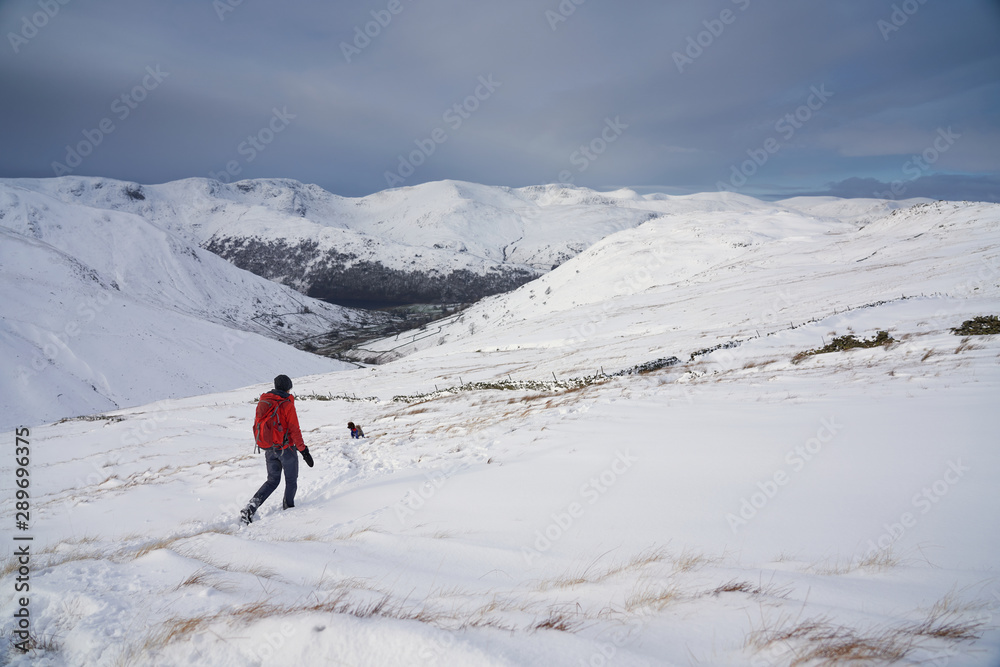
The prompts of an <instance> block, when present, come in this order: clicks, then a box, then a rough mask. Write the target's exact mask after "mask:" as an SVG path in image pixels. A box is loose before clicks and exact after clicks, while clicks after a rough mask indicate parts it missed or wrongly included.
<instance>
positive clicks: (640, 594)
mask: <svg viewBox="0 0 1000 667" xmlns="http://www.w3.org/2000/svg"><path fill="white" fill-rule="evenodd" d="M683 599H684V594H683V593H682V592H681V589H680V587H679V586H678V585H677V584H676V583H674V582H663V581H655V580H654V581H648V580H647V581H646V582H640V583H639V584H637V585H636V587H635V588H634V589H633V590H632V592H631V593H630V594H629V595H628V596H626V597H625V606H624V607H623V608H622V611H623V612H625V614H635V613H637V612H640V611H650V610H651V611H662V610H663V609H665V608H666V607H668V606H669V605H671V604H674V603H676V602H680V601H681V600H683Z"/></svg>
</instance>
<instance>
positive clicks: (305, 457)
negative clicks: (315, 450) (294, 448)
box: [300, 447, 313, 468]
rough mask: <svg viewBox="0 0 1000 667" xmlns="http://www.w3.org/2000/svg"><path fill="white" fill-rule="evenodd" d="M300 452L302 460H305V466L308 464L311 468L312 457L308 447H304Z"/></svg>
mask: <svg viewBox="0 0 1000 667" xmlns="http://www.w3.org/2000/svg"><path fill="white" fill-rule="evenodd" d="M300 453H301V454H302V460H303V461H305V462H306V465H307V466H309V467H310V468H312V467H313V457H312V454H310V453H309V448H308V447H306V448H305V449H303V450H302V451H301V452H300Z"/></svg>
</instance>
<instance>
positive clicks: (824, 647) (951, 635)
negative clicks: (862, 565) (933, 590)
mask: <svg viewBox="0 0 1000 667" xmlns="http://www.w3.org/2000/svg"><path fill="white" fill-rule="evenodd" d="M984 607H985V605H984V604H982V603H979V602H972V603H969V602H963V601H961V600H960V599H959V598H958V597H957V595H956V594H955V592H954V591H953V592H952V593H949V594H948V595H946V596H945V597H944V598H942V599H941V600H939V601H938V602H937V603H935V604H934V606H933V607H932V608H931V609H930V610H929V611H928V613H927V615H926V618H924V619H923V620H921V621H917V622H912V623H905V624H897V625H882V626H874V627H869V628H856V627H849V626H845V625H838V624H836V623H834V622H832V621H831V620H830V619H829V618H827V617H821V618H816V619H810V620H806V621H801V622H798V621H790V620H789V619H782V620H780V621H779V622H778V623H777V624H775V625H774V626H772V627H762V628H759V629H757V630H754V631H753V632H751V633H750V634H749V635H748V636H747V639H746V647H747V648H750V649H752V650H756V651H762V650H765V649H773V648H775V647H778V648H782V649H785V651H786V652H787V654H788V655H789V656H790V658H791V661H790V662H789V663H788V664H789V665H791V666H792V667H794V666H796V665H805V664H809V665H842V664H854V663H863V664H868V663H878V664H883V663H884V664H890V663H894V662H900V661H902V660H906V659H907V658H909V657H910V656H911V654H912V653H913V652H914V651H916V650H917V649H920V648H923V647H924V646H926V645H928V644H929V643H930V645H931V646H938V647H940V645H941V644H942V643H943V644H945V645H948V646H954V645H956V644H960V643H963V642H971V641H975V640H977V639H979V638H980V637H981V636H982V634H983V632H984V631H985V629H986V625H987V619H986V618H984V617H983V616H982V615H981V614H976V615H975V616H973V617H971V618H970V616H969V615H970V614H971V613H972V612H975V611H981V610H982V609H983V608H984Z"/></svg>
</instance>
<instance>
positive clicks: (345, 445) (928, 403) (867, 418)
mask: <svg viewBox="0 0 1000 667" xmlns="http://www.w3.org/2000/svg"><path fill="white" fill-rule="evenodd" d="M607 196H609V197H610V196H611V195H607ZM644 201H646V202H651V204H650V205H653V206H665V205H668V204H669V205H671V206H674V207H675V209H676V210H675V212H674V213H673V214H671V213H670V212H667V211H661V212H660V213H659V214H658V215H659V217H658V218H657V219H655V220H651V221H649V222H647V223H646V224H643V225H641V226H636V227H634V228H627V229H623V230H621V231H619V232H617V233H615V234H612V235H610V236H608V237H606V238H604V239H603V240H600V241H598V242H596V243H595V244H593V245H592V246H591V247H590V248H589V249H586V250H585V251H583V252H580V253H578V254H577V256H576V257H575V258H573V259H570V260H567V261H565V262H563V263H562V264H561V265H560V266H559V267H558V268H556V269H555V270H552V271H550V272H548V273H547V274H546V275H545V276H543V277H542V278H540V279H538V280H536V281H534V282H532V283H530V284H528V285H524V286H523V287H521V288H519V289H517V290H515V291H513V292H510V293H508V294H503V295H497V296H494V297H490V298H488V299H485V300H483V301H482V302H480V303H479V304H477V305H475V306H473V307H472V308H470V309H468V310H466V311H464V312H463V313H462V314H460V315H458V316H457V317H456V318H455V320H454V321H451V322H444V323H440V324H438V325H436V326H433V327H427V328H426V330H424V331H414V332H411V333H410V334H409V335H407V334H403V335H400V336H399V337H398V338H399V340H395V339H393V340H391V341H389V340H387V341H382V342H380V343H377V344H373V345H372V347H376V348H378V351H382V352H386V355H385V357H386V359H389V358H393V359H394V360H391V361H388V362H387V363H384V364H382V365H379V366H376V367H372V368H359V369H352V370H346V371H342V372H337V373H322V374H317V375H311V376H305V377H302V376H298V375H296V376H295V377H294V380H295V389H294V390H293V393H295V394H296V397H297V401H296V404H297V406H298V411H299V419H300V423H301V424H302V427H303V431H304V435H305V438H306V442H307V444H308V445H309V447H310V449H311V451H312V453H313V456H314V458H315V460H316V466H315V468H308V469H307V468H304V467H303V468H302V469H301V475H300V478H299V491H298V495H297V497H296V507H295V508H294V509H291V510H287V511H282V510H281V503H280V499H277V498H276V497H275V496H272V498H271V499H270V500H269V501H268V502H267V503H266V504H265V505H264V506H263V507H262V508H261V509H260V511H259V512H258V516H257V519H256V520H255V521H254V523H253V524H251V525H250V526H246V527H242V526H240V525H239V524H238V521H237V513H238V511H239V509H240V508H241V507H242V505H243V504H244V503H245V502H246V501H247V499H248V498H249V497H250V495H251V494H252V493H253V492H254V490H256V488H257V487H258V486H259V484H260V483H261V481H263V477H264V465H263V462H262V461H261V458H260V457H259V456H255V455H254V454H253V453H252V443H251V439H250V434H249V424H250V422H251V420H252V415H253V403H252V401H253V399H254V398H255V396H256V395H257V393H258V392H259V391H260V390H261V389H263V388H264V385H263V384H261V385H258V386H253V387H245V388H243V389H239V390H234V391H225V392H221V393H215V394H211V395H205V396H195V397H190V398H185V399H177V400H165V401H159V402H157V403H156V404H153V405H147V406H141V407H137V408H132V409H123V410H116V411H111V412H108V413H107V414H106V415H104V416H103V418H101V419H98V420H95V421H85V420H74V421H68V422H64V423H59V424H51V425H37V426H34V425H32V426H31V428H30V433H26V434H25V439H26V440H27V441H28V442H29V443H31V444H30V448H31V452H32V454H31V461H30V463H29V464H28V465H29V466H31V470H32V472H31V474H32V478H31V480H32V486H31V489H32V495H31V503H32V505H31V509H32V514H31V517H32V520H31V523H30V526H28V529H27V530H25V531H23V532H22V533H21V534H22V535H30V536H31V537H32V538H33V541H32V543H31V544H32V547H31V548H32V560H31V582H30V583H31V600H30V602H31V607H30V615H31V624H32V625H31V628H32V633H33V634H32V637H33V638H34V641H35V643H36V646H37V648H36V650H35V651H34V652H31V653H29V654H27V655H20V654H17V653H15V652H13V651H12V650H11V651H10V652H9V653H7V654H4V655H3V656H2V659H4V660H8V661H9V662H10V663H11V664H12V665H16V666H17V667H20V666H21V665H29V664H51V665H54V666H60V667H61V666H62V665H76V664H95V665H103V664H131V663H140V664H145V663H150V664H157V665H212V666H213V667H215V666H217V665H233V666H236V665H239V666H243V665H257V664H276V665H295V664H337V663H343V664H351V665H359V666H368V665H379V666H381V665H433V664H438V665H463V666H475V667H478V666H489V667H515V666H518V667H520V666H522V665H538V666H540V667H541V666H545V667H548V666H550V665H559V666H562V665H566V666H574V667H576V666H578V665H611V664H614V665H625V666H628V667H639V666H650V665H656V666H663V667H673V666H676V665H719V666H724V667H745V666H746V665H761V666H768V667H770V666H774V667H777V666H785V665H803V666H805V665H820V664H940V665H944V664H947V665H949V666H950V667H973V666H974V667H994V665H996V664H998V661H1000V624H998V622H997V621H998V619H1000V583H998V581H997V576H996V574H997V573H996V566H997V559H996V554H997V553H998V551H1000V534H998V533H997V531H996V530H994V529H991V528H990V526H996V525H998V523H1000V495H998V494H997V493H996V480H997V479H998V478H1000V449H998V448H997V447H996V427H997V419H996V416H995V415H996V397H997V396H998V395H1000V363H998V360H1000V335H984V336H966V335H958V334H956V333H955V332H954V331H953V329H954V328H955V327H958V326H959V325H960V324H961V323H962V322H964V321H965V320H968V319H971V318H974V317H978V316H985V315H1000V206H998V205H995V204H975V203H967V202H961V203H960V202H935V203H923V204H919V205H913V203H912V202H909V203H891V202H876V201H857V200H854V201H845V200H829V199H826V200H810V199H796V200H788V201H784V202H777V203H765V202H758V201H756V200H752V199H749V198H745V197H738V196H733V195H725V194H717V195H699V196H695V197H690V198H682V199H675V198H658V197H650V198H644ZM643 205H646V204H643ZM683 207H686V210H680V209H681V208H683ZM897 209H898V210H897ZM67 271H68V269H67ZM463 318H464V319H463ZM879 331H886V332H887V333H888V334H889V336H891V338H892V340H891V341H890V342H889V343H888V344H887V345H881V346H878V347H872V348H866V349H857V350H850V351H846V352H830V353H826V354H815V355H807V354H804V353H806V352H809V351H811V350H815V349H817V348H819V347H822V346H824V345H825V344H827V343H830V342H832V341H833V339H834V338H837V337H840V336H843V335H847V334H853V335H856V336H857V337H859V338H870V337H872V336H874V335H875V334H876V333H877V332H879ZM401 343H405V346H403V347H399V346H400V344H401ZM671 357H676V361H672V360H671ZM649 362H653V363H649ZM639 366H644V368H645V371H643V370H642V369H636V367H639ZM602 370H603V371H604V373H603V374H602V373H601V371H602ZM630 370H635V371H636V372H631V373H629V372H628V371H630ZM621 371H624V372H621ZM620 372H621V373H620ZM348 420H352V421H355V422H357V423H360V424H362V425H363V426H364V429H365V432H366V434H367V436H368V437H367V438H366V439H364V440H352V439H350V437H349V435H348V432H347V430H346V428H345V427H344V425H345V423H346V422H347V421H348ZM5 437H7V438H8V441H9V442H14V439H15V438H14V434H13V433H8V434H6V436H5ZM17 465H21V464H20V463H17V462H16V461H15V459H14V458H13V457H7V458H4V459H0V479H6V480H13V479H15V471H14V468H15V467H16V466H17ZM10 492H11V490H10V489H8V493H10ZM16 511H17V509H16V507H15V506H14V504H13V503H7V504H5V505H3V506H2V507H0V520H2V521H6V522H7V525H11V526H13V525H15V523H14V522H15V518H16V517H15V513H16ZM11 550H13V549H11ZM18 567H19V564H18V561H17V560H16V556H14V555H12V557H10V558H8V560H7V562H6V564H5V567H4V568H3V569H2V570H0V572H2V573H3V574H2V576H0V586H2V587H7V589H8V590H11V589H13V586H14V583H15V580H16V577H17V576H19V574H18V570H17V568H18ZM18 609H19V602H18V601H17V600H14V599H13V596H8V597H6V598H4V599H3V600H0V615H2V616H3V618H5V619H7V620H6V621H3V622H2V625H0V630H2V631H3V632H5V634H7V635H8V636H14V635H13V634H12V633H13V631H14V630H16V620H15V616H14V614H15V613H17V611H18Z"/></svg>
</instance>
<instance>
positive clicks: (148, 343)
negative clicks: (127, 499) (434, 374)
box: [0, 181, 372, 428]
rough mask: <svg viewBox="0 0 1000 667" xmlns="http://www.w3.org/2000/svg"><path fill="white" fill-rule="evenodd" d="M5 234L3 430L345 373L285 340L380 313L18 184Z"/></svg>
mask: <svg viewBox="0 0 1000 667" xmlns="http://www.w3.org/2000/svg"><path fill="white" fill-rule="evenodd" d="M0 237H2V242H0V275H2V282H0V348H2V350H0V360H2V361H0V366H2V370H3V372H2V377H3V392H2V393H3V399H2V402H0V415H2V417H0V424H2V427H3V428H10V427H11V426H13V425H14V424H17V423H38V422H40V421H48V420H52V419H57V418H60V417H67V416H74V415H80V414H90V413H93V412H97V411H101V410H108V409H114V408H116V407H122V406H126V405H137V404H142V403H146V402H149V401H152V400H157V399H161V398H169V397H177V396H188V395H192V394H200V393H204V392H206V391H218V390H221V389H229V388H233V387H239V386H244V385H247V384H252V383H255V382H259V381H260V379H261V378H264V377H273V376H274V375H277V374H278V373H281V372H285V373H303V372H319V371H322V370H336V369H340V368H344V367H346V366H347V365H346V364H342V363H340V362H335V361H332V360H328V359H323V358H319V357H315V356H314V355H310V354H307V353H304V352H300V351H298V350H296V349H294V348H292V347H290V346H288V345H287V343H290V342H295V341H299V340H302V339H305V338H307V337H310V336H317V335H320V334H323V333H326V332H328V331H330V330H331V329H334V328H337V327H344V326H358V325H360V324H363V323H364V322H366V321H367V320H369V319H371V317H372V316H371V315H368V314H366V313H362V312H358V311H352V310H349V309H345V308H341V307H339V306H333V305H331V304H327V303H324V302H322V301H317V300H314V299H310V298H308V297H305V296H303V295H301V294H299V293H298V292H295V291H294V290H291V289H289V288H287V287H283V286H281V285H278V284H275V283H272V282H270V281H267V280H264V279H262V278H260V277H258V276H255V275H253V274H251V273H249V272H247V271H243V270H241V269H238V268H236V267H234V266H233V265H231V264H229V263H228V262H226V261H224V260H222V259H221V258H219V257H217V256H215V255H213V254H212V253H210V252H208V251H205V250H202V249H201V248H199V247H198V246H197V245H194V244H192V243H191V242H190V241H189V240H187V239H185V238H182V237H180V236H178V235H177V234H176V233H174V232H172V231H170V230H169V229H165V228H163V227H161V226H159V225H157V224H156V223H155V222H152V221H150V220H148V219H146V218H143V217H141V216H137V215H135V214H132V213H128V212H125V211H113V210H109V209H101V208H92V207H89V206H85V205H81V204H73V205H68V204H64V203H63V202H61V201H59V200H57V199H54V198H52V197H50V196H48V195H46V194H43V193H41V192H38V191H35V190H31V189H25V188H23V187H21V186H20V185H19V184H18V183H17V182H11V181H6V182H0ZM278 341H281V342H278ZM282 368H285V369H287V370H285V371H282V370H281V369H282Z"/></svg>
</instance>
